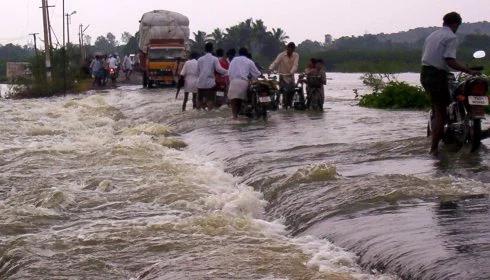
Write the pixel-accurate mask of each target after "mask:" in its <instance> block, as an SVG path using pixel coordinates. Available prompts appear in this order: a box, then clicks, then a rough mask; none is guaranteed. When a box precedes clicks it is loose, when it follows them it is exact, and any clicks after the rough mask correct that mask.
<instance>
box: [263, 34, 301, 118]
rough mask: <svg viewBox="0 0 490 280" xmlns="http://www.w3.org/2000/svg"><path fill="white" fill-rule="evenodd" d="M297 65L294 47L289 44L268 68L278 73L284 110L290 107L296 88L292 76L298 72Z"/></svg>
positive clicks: (297, 59)
mask: <svg viewBox="0 0 490 280" xmlns="http://www.w3.org/2000/svg"><path fill="white" fill-rule="evenodd" d="M298 64H299V54H298V53H297V52H296V45H295V44H294V43H293V42H291V43H289V44H288V45H287V47H286V51H284V52H282V53H280V54H279V55H278V56H277V58H276V60H274V62H273V63H272V64H271V66H270V67H269V70H271V71H277V72H278V73H279V86H280V90H281V93H282V94H283V106H284V107H285V108H286V109H287V108H290V107H292V102H293V96H294V90H295V86H296V84H295V79H294V74H296V72H297V71H298Z"/></svg>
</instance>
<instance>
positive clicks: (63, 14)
mask: <svg viewBox="0 0 490 280" xmlns="http://www.w3.org/2000/svg"><path fill="white" fill-rule="evenodd" d="M61 18H62V19H63V48H64V47H65V0H63V13H62V16H61Z"/></svg>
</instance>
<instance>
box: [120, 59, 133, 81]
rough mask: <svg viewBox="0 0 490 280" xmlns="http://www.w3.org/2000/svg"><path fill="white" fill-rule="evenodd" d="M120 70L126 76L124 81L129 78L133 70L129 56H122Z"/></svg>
mask: <svg viewBox="0 0 490 280" xmlns="http://www.w3.org/2000/svg"><path fill="white" fill-rule="evenodd" d="M122 70H123V72H124V74H125V76H126V81H129V80H130V78H131V73H132V72H133V64H132V63H131V58H129V55H125V56H124V59H123V63H122Z"/></svg>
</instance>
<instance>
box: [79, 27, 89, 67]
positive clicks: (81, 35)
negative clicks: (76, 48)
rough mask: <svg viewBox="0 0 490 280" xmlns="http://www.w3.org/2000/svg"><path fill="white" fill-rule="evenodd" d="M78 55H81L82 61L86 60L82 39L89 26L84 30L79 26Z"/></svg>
mask: <svg viewBox="0 0 490 280" xmlns="http://www.w3.org/2000/svg"><path fill="white" fill-rule="evenodd" d="M79 27H80V33H79V34H80V53H81V56H82V61H83V60H85V59H86V58H87V54H86V53H85V48H84V41H83V40H84V39H83V33H85V31H87V29H88V28H89V27H90V24H89V25H87V26H86V27H85V28H83V24H80V26H79Z"/></svg>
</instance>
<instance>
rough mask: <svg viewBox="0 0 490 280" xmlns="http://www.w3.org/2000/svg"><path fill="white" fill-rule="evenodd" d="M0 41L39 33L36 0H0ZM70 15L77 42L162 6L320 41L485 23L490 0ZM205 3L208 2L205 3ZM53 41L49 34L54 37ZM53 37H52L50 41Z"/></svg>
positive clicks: (109, 8) (84, 2) (204, 24)
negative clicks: (455, 19) (81, 34)
mask: <svg viewBox="0 0 490 280" xmlns="http://www.w3.org/2000/svg"><path fill="white" fill-rule="evenodd" d="M0 1H1V2H2V5H1V8H2V16H1V17H0V31H1V32H0V43H1V44H5V43H7V42H14V43H18V44H26V43H28V42H31V41H32V39H30V37H29V36H28V34H29V33H33V32H39V33H41V36H42V16H41V9H39V8H38V7H39V6H40V4H41V0H0ZM65 1H66V2H65V3H66V4H65V5H66V10H67V12H71V11H74V10H76V11H77V14H75V15H74V16H73V17H72V26H71V38H72V39H74V40H76V39H77V33H78V28H77V27H78V25H79V24H80V23H82V24H84V25H88V24H90V27H89V29H88V30H87V33H88V34H89V35H90V36H92V37H93V38H94V39H95V37H96V36H98V35H101V34H104V35H105V34H106V33H107V32H113V33H114V34H115V35H116V37H117V38H120V34H121V33H122V32H123V31H129V32H131V33H135V32H136V31H137V30H138V21H139V19H140V18H141V15H142V14H143V13H144V12H147V11H151V10H155V9H165V10H171V11H176V12H180V13H182V14H184V15H186V16H188V17H189V19H190V21H191V30H192V31H196V30H204V31H206V32H211V31H212V30H213V29H214V28H216V27H220V28H226V27H228V26H230V25H233V24H235V23H238V22H239V21H242V20H244V19H247V18H251V17H252V18H254V19H263V20H264V21H265V24H266V25H267V26H268V27H270V28H272V27H281V28H283V29H285V30H286V33H287V34H288V35H289V36H290V37H291V39H292V40H294V41H297V42H300V41H302V40H304V39H313V40H320V41H323V38H324V34H332V35H333V36H334V38H338V37H341V36H345V35H362V34H365V33H381V32H384V33H391V32H396V31H402V30H408V29H410V28H414V27H420V26H435V25H437V26H439V25H441V21H442V20H441V18H442V16H443V15H444V14H445V13H447V12H450V11H458V12H460V13H461V14H462V16H463V20H464V21H465V22H475V21H484V20H486V21H490V0H302V1H291V0H236V1H230V0H208V1H202V0H173V1H170V0H139V1H136V0H105V1H104V0H65ZM206 3H207V4H206ZM49 4H50V5H55V6H56V7H55V8H53V9H52V10H51V17H52V25H53V28H54V29H55V33H56V34H57V35H58V37H59V40H60V41H61V35H62V31H61V30H62V29H61V28H62V25H61V24H62V21H61V18H62V0H49ZM53 40H54V38H53ZM54 41H55V40H54Z"/></svg>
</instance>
